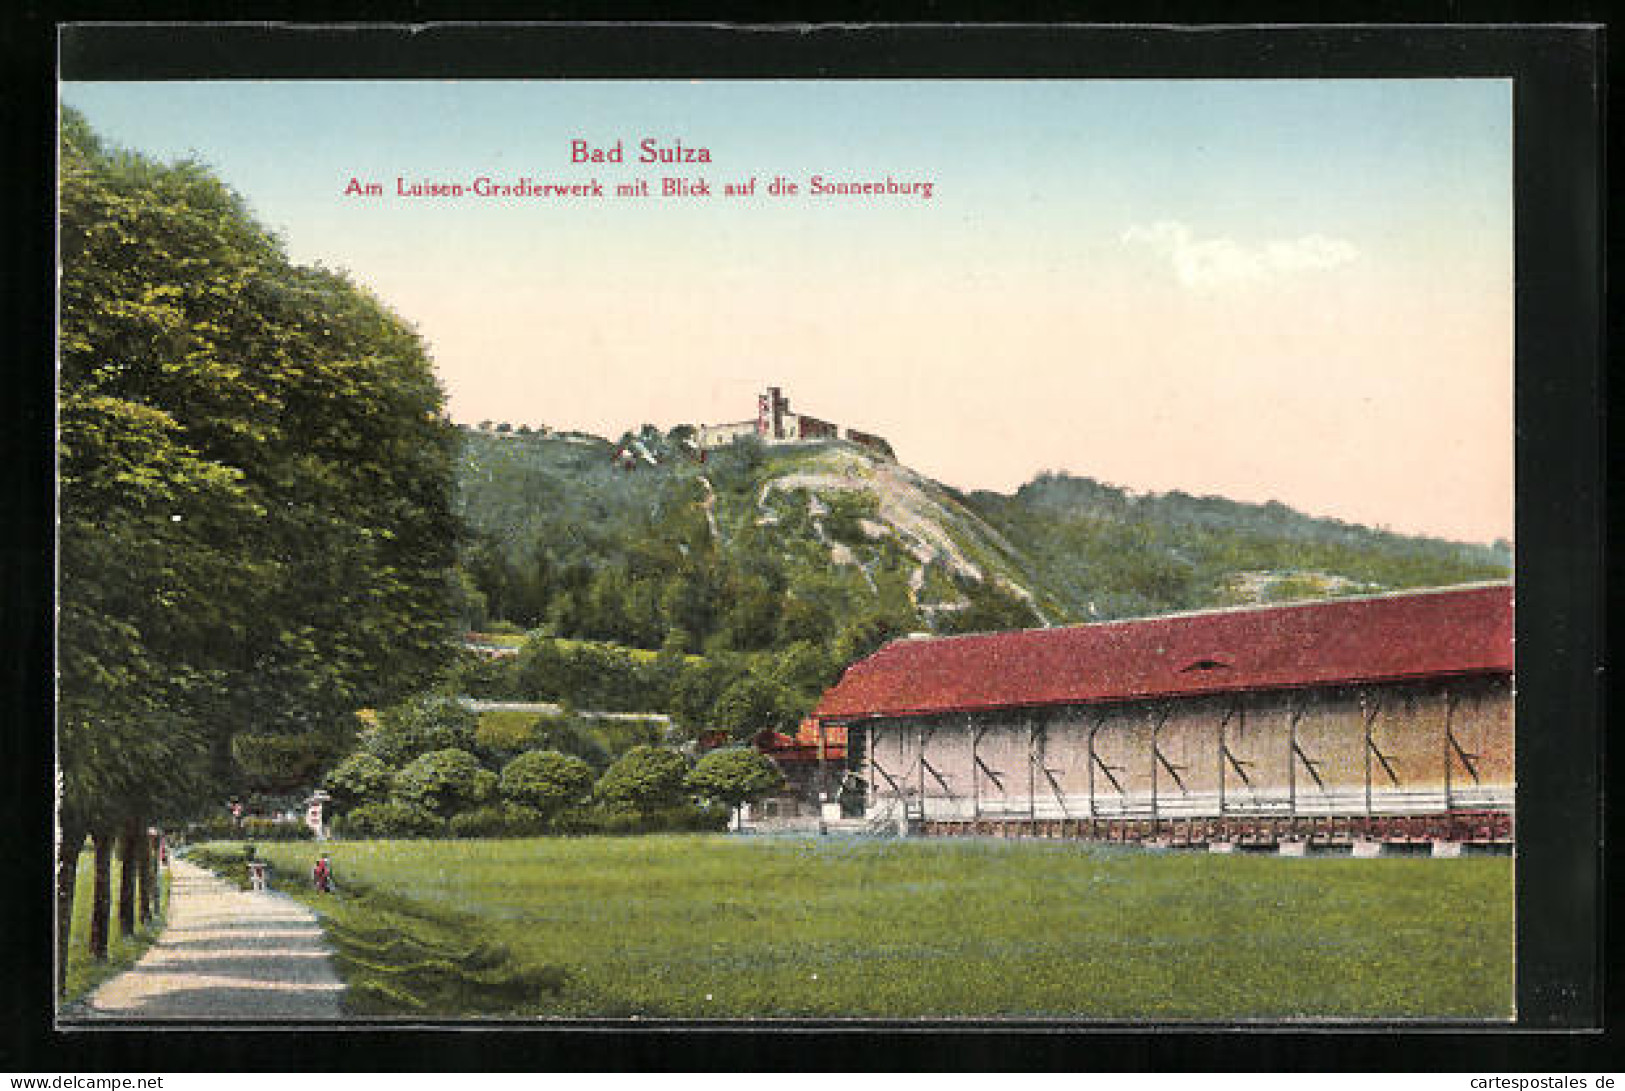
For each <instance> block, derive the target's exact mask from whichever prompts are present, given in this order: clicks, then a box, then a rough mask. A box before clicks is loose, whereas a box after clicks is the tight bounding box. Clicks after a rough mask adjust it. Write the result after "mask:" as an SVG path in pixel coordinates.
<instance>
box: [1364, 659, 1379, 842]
mask: <svg viewBox="0 0 1625 1091" xmlns="http://www.w3.org/2000/svg"><path fill="white" fill-rule="evenodd" d="M1381 710H1382V699H1381V698H1379V697H1373V696H1372V695H1371V694H1370V692H1368V691H1364V690H1362V691H1361V693H1360V711H1361V712H1362V713H1363V714H1364V717H1365V813H1366V816H1367V817H1368V818H1369V817H1370V815H1371V752H1372V751H1373V750H1374V749H1376V744H1375V743H1373V742H1372V740H1371V732H1372V728H1373V725H1375V724H1376V722H1377V713H1378V712H1380V711H1381Z"/></svg>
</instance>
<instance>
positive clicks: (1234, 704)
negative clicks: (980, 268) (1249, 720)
mask: <svg viewBox="0 0 1625 1091" xmlns="http://www.w3.org/2000/svg"><path fill="white" fill-rule="evenodd" d="M1240 707H1241V698H1240V697H1237V698H1236V699H1235V700H1234V701H1231V702H1230V704H1229V705H1227V706H1226V707H1225V710H1224V715H1223V716H1222V717H1220V718H1219V751H1218V755H1217V756H1218V759H1219V814H1221V815H1222V814H1224V790H1225V781H1226V780H1227V779H1228V776H1227V774H1226V773H1225V768H1224V762H1225V758H1227V757H1229V756H1230V747H1229V745H1228V743H1226V741H1225V735H1224V729H1225V728H1226V727H1228V726H1230V718H1231V717H1232V716H1234V715H1235V714H1236V710H1237V709H1239V708H1240ZM1231 760H1232V761H1233V760H1235V759H1234V758H1231Z"/></svg>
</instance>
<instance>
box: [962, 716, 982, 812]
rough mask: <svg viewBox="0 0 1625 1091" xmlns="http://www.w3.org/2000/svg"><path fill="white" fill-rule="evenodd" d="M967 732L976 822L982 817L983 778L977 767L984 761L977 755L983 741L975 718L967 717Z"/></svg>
mask: <svg viewBox="0 0 1625 1091" xmlns="http://www.w3.org/2000/svg"><path fill="white" fill-rule="evenodd" d="M965 730H966V731H968V732H970V799H971V802H970V814H971V818H972V820H976V819H979V818H981V817H982V778H981V777H979V776H977V775H976V770H977V767H978V766H980V765H981V764H982V759H981V758H980V757H979V756H978V755H977V753H976V748H977V746H978V745H979V744H980V743H981V741H982V732H981V729H980V728H978V727H977V726H976V718H975V717H974V716H971V715H969V714H967V715H966V716H965Z"/></svg>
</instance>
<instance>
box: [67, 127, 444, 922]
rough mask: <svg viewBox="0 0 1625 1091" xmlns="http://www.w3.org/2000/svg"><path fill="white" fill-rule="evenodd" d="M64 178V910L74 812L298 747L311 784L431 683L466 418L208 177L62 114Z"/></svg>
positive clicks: (277, 763) (187, 799) (93, 824)
mask: <svg viewBox="0 0 1625 1091" xmlns="http://www.w3.org/2000/svg"><path fill="white" fill-rule="evenodd" d="M60 178H61V191H60V203H59V208H60V221H59V226H60V248H61V250H60V252H61V261H62V276H61V280H60V308H61V309H60V314H61V323H60V331H59V332H60V345H61V356H60V387H59V389H60V407H59V408H60V423H61V428H60V432H59V436H60V440H59V443H60V449H59V454H60V467H61V479H60V484H61V539H60V540H61V543H62V548H61V553H60V555H59V561H60V565H61V575H62V582H61V591H62V604H63V609H62V622H61V630H60V635H61V645H60V646H61V663H62V688H61V694H62V702H61V710H60V711H61V721H60V723H61V728H60V732H59V738H60V744H61V745H60V751H59V755H58V756H59V761H60V763H61V768H62V784H63V799H62V812H61V813H62V820H63V823H64V829H63V832H64V834H65V835H66V836H65V837H64V839H63V846H64V848H63V853H62V859H61V861H60V864H61V865H62V874H61V875H60V876H59V882H60V885H61V888H62V890H63V893H64V896H63V899H62V904H61V906H60V907H59V908H60V910H61V912H63V914H64V919H71V918H70V917H69V914H70V906H69V902H68V899H69V896H70V895H71V888H72V873H71V861H70V859H69V855H70V853H73V854H76V853H77V849H78V846H79V844H80V843H81V842H82V839H83V834H84V832H85V831H86V830H87V829H88V830H90V831H91V832H93V833H94V834H95V835H96V842H97V844H98V845H101V844H104V843H105V842H106V841H107V840H108V839H109V837H110V836H111V835H112V834H113V833H114V832H115V831H117V830H118V829H121V828H125V827H129V826H134V827H137V828H144V827H145V825H146V824H147V821H148V819H150V818H151V817H154V816H158V815H174V816H182V815H186V814H189V813H197V812H199V811H200V810H202V809H204V808H206V807H208V806H209V805H211V804H215V805H218V803H219V802H220V801H221V798H222V797H223V796H225V795H227V794H229V793H232V792H235V791H240V790H243V789H245V788H247V787H250V786H253V785H254V784H256V783H258V784H261V785H265V784H268V783H270V781H271V780H272V779H274V778H275V777H278V776H281V775H282V772H283V771H284V769H285V765H286V759H287V758H288V757H289V756H290V754H291V755H294V756H296V757H298V758H299V759H300V760H301V761H302V762H305V770H304V771H305V775H308V774H309V773H310V772H311V771H313V766H314V761H308V762H306V759H310V758H313V757H317V756H319V755H321V754H326V753H337V752H338V751H339V749H341V747H340V746H339V745H338V744H339V743H341V742H342V740H343V739H344V737H345V734H346V732H348V730H349V726H350V720H349V717H350V715H351V713H352V712H353V710H354V709H355V708H357V707H362V706H366V705H376V704H380V703H385V702H386V701H387V700H389V699H393V698H394V697H395V696H398V695H399V694H401V693H403V692H408V691H410V690H412V689H415V688H418V687H421V686H422V685H424V684H425V683H426V682H427V681H428V680H430V679H432V678H433V677H434V675H435V673H436V672H437V671H438V670H439V668H440V666H441V664H442V663H443V662H444V661H445V658H446V656H447V654H448V641H447V640H446V639H445V637H446V636H447V634H448V632H449V622H450V619H451V610H450V603H451V600H450V596H449V585H448V582H447V580H446V578H445V575H446V570H447V568H448V567H449V564H450V561H451V557H452V551H453V548H454V545H455V541H456V536H457V524H456V521H455V519H454V517H453V515H452V511H451V496H450V485H451V480H452V459H453V456H454V453H455V432H454V430H453V429H452V427H451V425H450V424H449V422H447V421H446V420H445V418H444V415H443V413H442V396H441V392H440V390H439V388H438V386H437V385H436V382H435V379H434V375H433V371H432V369H431V368H430V365H429V362H428V359H427V356H426V354H425V353H424V350H423V346H422V343H421V341H420V340H419V339H418V337H417V335H416V334H415V333H414V332H413V331H412V330H411V329H410V328H409V327H408V326H407V325H406V324H405V323H404V322H402V321H400V320H399V319H398V318H396V317H395V316H394V315H392V314H390V313H389V312H388V311H387V310H386V309H384V308H383V307H382V306H381V305H380V304H379V303H378V302H377V300H375V299H373V298H372V297H371V296H370V295H368V294H367V293H366V292H364V291H363V290H361V289H359V288H357V287H356V286H355V285H354V284H352V283H350V282H349V281H348V280H347V279H345V278H344V277H343V276H341V275H339V274H336V273H333V272H331V271H328V270H323V269H310V268H300V267H297V266H295V265H293V264H292V263H290V262H289V261H288V260H287V258H286V256H285V254H284V253H283V251H282V248H281V246H280V244H279V243H278V242H277V240H276V239H275V237H274V236H273V235H272V234H271V233H270V232H269V231H267V230H265V229H264V228H262V227H261V226H260V225H259V224H257V223H256V222H254V220H253V218H252V217H251V216H250V214H249V213H248V211H247V209H246V207H245V206H244V205H243V203H242V201H241V200H240V199H239V198H238V197H237V195H236V194H234V193H233V192H232V191H231V190H230V189H228V188H227V187H226V186H224V185H222V184H221V183H220V182H219V181H218V180H217V179H215V178H214V177H213V176H211V175H210V174H209V172H208V171H207V170H205V169H204V168H202V167H201V166H199V165H197V164H195V163H185V162H183V163H176V164H167V165H166V164H158V163H154V162H152V161H150V160H147V159H144V158H142V157H140V156H137V155H130V154H123V153H118V152H114V151H110V150H108V149H106V148H104V147H102V145H101V144H100V142H99V141H98V140H97V139H96V137H95V136H94V134H93V133H92V132H91V131H90V129H89V128H88V126H87V125H86V124H85V123H84V121H83V119H82V118H81V117H79V116H78V115H77V114H76V113H74V112H73V111H71V110H67V111H65V112H64V117H63V127H62V144H61V174H60ZM234 736H248V737H255V738H287V739H294V740H298V741H294V742H289V743H285V744H280V745H279V744H262V745H258V746H256V745H255V744H253V743H252V742H244V743H242V744H234V742H233V737H234ZM251 777H253V778H258V779H257V780H254V779H250V778H251ZM95 899H96V901H97V903H99V904H98V905H96V906H95V907H94V910H95V911H94V913H93V916H94V917H96V918H104V917H105V912H104V911H103V909H104V907H103V905H102V904H100V903H104V902H105V900H106V892H105V889H104V888H103V884H101V883H100V882H98V883H97V885H96V894H95ZM101 932H102V936H101V938H102V939H103V940H105V928H103V929H101ZM93 947H94V948H96V949H97V953H98V954H100V953H101V945H100V944H93Z"/></svg>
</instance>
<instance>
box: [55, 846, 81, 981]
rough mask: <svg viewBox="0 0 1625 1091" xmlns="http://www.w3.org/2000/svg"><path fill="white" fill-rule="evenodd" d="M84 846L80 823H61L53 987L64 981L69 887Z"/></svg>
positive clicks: (69, 932)
mask: <svg viewBox="0 0 1625 1091" xmlns="http://www.w3.org/2000/svg"><path fill="white" fill-rule="evenodd" d="M84 847H85V831H84V827H82V826H64V827H63V828H62V844H61V845H59V846H58V847H57V854H56V991H57V993H58V995H60V994H61V992H62V990H63V989H65V988H67V985H68V944H69V943H70V942H72V940H73V888H74V886H75V884H76V883H77V882H78V879H79V853H80V852H81V851H83V849H84Z"/></svg>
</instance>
